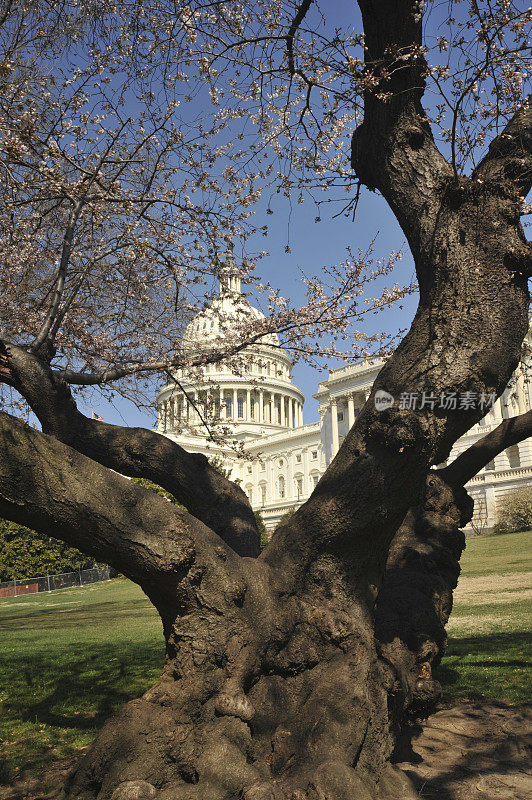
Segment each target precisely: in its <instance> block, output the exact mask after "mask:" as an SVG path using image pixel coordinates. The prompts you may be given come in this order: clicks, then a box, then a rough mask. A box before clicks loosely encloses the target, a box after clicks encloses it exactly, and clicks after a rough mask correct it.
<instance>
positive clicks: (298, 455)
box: [296, 453, 301, 464]
mask: <svg viewBox="0 0 532 800" xmlns="http://www.w3.org/2000/svg"><path fill="white" fill-rule="evenodd" d="M296 461H297V463H298V464H301V453H298V454H297V456H296Z"/></svg>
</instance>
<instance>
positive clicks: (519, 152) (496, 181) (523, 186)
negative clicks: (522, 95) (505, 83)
mask: <svg viewBox="0 0 532 800" xmlns="http://www.w3.org/2000/svg"><path fill="white" fill-rule="evenodd" d="M472 178H473V180H481V181H489V182H490V183H491V184H493V185H499V186H500V187H501V188H502V189H506V190H507V189H508V188H510V189H511V190H513V192H515V193H516V194H518V195H521V196H522V197H525V196H526V195H527V194H528V192H529V191H530V189H532V101H531V99H530V98H529V99H528V100H527V101H526V103H525V104H524V105H523V107H522V108H521V109H520V110H519V111H518V112H517V113H516V114H514V116H513V117H512V119H511V120H510V122H509V123H508V125H507V126H506V127H505V129H504V130H503V132H502V133H501V134H499V136H497V137H496V138H495V139H494V140H493V141H492V142H491V144H490V146H489V149H488V152H487V153H486V155H485V156H484V158H483V159H482V161H481V162H480V164H478V166H477V167H476V169H475V171H474V172H473V175H472Z"/></svg>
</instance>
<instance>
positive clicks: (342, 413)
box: [338, 411, 344, 422]
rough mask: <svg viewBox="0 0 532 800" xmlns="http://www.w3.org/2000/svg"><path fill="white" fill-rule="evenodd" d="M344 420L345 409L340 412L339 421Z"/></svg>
mask: <svg viewBox="0 0 532 800" xmlns="http://www.w3.org/2000/svg"><path fill="white" fill-rule="evenodd" d="M343 420H344V412H343V411H339V412H338V422H343Z"/></svg>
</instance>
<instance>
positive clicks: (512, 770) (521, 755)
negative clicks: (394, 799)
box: [394, 701, 532, 800]
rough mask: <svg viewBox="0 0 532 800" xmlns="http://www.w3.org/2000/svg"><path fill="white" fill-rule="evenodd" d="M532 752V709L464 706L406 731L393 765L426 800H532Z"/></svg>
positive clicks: (495, 704)
mask: <svg viewBox="0 0 532 800" xmlns="http://www.w3.org/2000/svg"><path fill="white" fill-rule="evenodd" d="M531 747H532V708H531V707H530V706H512V705H509V704H506V703H501V702H497V701H487V702H482V703H480V702H479V703H468V702H462V703H459V704H458V705H453V706H449V707H448V708H443V709H441V711H438V712H437V713H436V714H433V716H432V717H430V719H428V720H426V721H425V723H424V725H423V727H421V726H413V727H412V728H411V729H410V730H409V731H406V732H405V735H404V736H403V738H402V740H401V742H400V743H399V745H398V747H397V749H396V753H395V757H394V761H395V762H396V763H397V764H398V765H399V766H400V767H401V768H402V769H403V770H404V772H406V773H407V774H408V775H409V776H410V778H412V780H413V781H414V784H415V786H416V788H417V790H418V792H419V796H420V798H422V799H423V800H531V798H532V774H531V772H530V763H531V762H530V755H531V754H530V749H531ZM398 800H399V798H398Z"/></svg>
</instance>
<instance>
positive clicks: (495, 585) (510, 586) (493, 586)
mask: <svg viewBox="0 0 532 800" xmlns="http://www.w3.org/2000/svg"><path fill="white" fill-rule="evenodd" d="M522 593H524V596H525V597H532V572H516V573H515V574H513V573H510V574H506V575H479V576H478V577H476V578H459V579H458V586H457V587H456V589H455V590H454V592H453V595H454V601H455V602H460V601H461V600H467V602H468V603H481V604H484V603H497V602H499V603H503V602H504V603H507V602H509V601H512V600H515V599H517V598H516V594H517V595H519V599H521V594H522Z"/></svg>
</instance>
